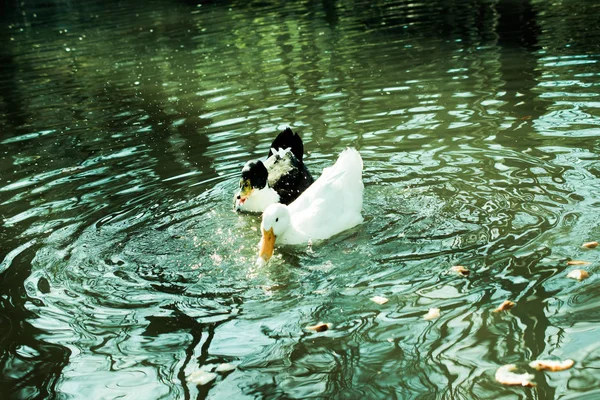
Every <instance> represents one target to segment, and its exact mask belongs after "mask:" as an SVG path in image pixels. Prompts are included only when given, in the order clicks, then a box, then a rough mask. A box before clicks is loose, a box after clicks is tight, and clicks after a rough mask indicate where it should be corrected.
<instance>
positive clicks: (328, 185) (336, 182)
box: [257, 149, 364, 264]
mask: <svg viewBox="0 0 600 400" xmlns="http://www.w3.org/2000/svg"><path fill="white" fill-rule="evenodd" d="M362 168H363V162H362V158H361V157H360V154H359V153H358V151H356V150H355V149H346V150H344V151H343V152H342V153H341V154H340V156H339V158H338V160H337V161H336V163H335V164H334V165H333V166H331V167H328V168H325V169H324V170H323V174H322V175H321V176H320V177H319V179H317V180H316V181H315V182H314V183H313V184H312V185H311V186H310V187H309V188H308V189H306V191H304V192H303V193H302V194H301V195H300V196H299V197H298V198H297V199H296V200H294V201H293V202H292V203H291V204H290V205H289V206H286V205H284V204H271V205H270V206H268V207H267V208H266V209H265V211H264V213H263V217H262V223H261V232H262V238H261V241H260V251H259V255H258V259H257V263H258V264H264V263H266V262H267V261H268V260H269V258H271V256H272V255H273V249H274V246H275V241H277V243H279V244H300V243H307V242H308V241H309V240H323V239H327V238H329V237H331V236H333V235H335V234H338V233H340V232H342V231H345V230H346V229H350V228H352V227H354V226H356V225H358V224H360V223H361V222H362V221H363V218H362V215H361V210H362V201H363V189H364V185H363V182H362Z"/></svg>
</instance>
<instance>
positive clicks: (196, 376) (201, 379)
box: [187, 369, 217, 386]
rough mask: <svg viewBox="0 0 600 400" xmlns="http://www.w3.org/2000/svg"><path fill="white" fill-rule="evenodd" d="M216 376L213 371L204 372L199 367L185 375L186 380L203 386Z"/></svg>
mask: <svg viewBox="0 0 600 400" xmlns="http://www.w3.org/2000/svg"><path fill="white" fill-rule="evenodd" d="M216 377H217V374H215V373H214V372H206V371H203V370H201V369H200V370H198V371H194V372H192V373H191V374H189V375H188V377H187V381H188V382H190V383H195V384H196V385H200V386H203V385H206V384H207V383H209V382H211V381H213V380H214V379H215V378H216Z"/></svg>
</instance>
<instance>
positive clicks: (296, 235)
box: [277, 221, 310, 244]
mask: <svg viewBox="0 0 600 400" xmlns="http://www.w3.org/2000/svg"><path fill="white" fill-rule="evenodd" d="M309 240H310V237H309V236H308V235H307V234H306V233H305V232H303V231H301V230H300V229H298V227H297V226H295V225H294V221H290V224H289V225H288V226H287V228H286V230H285V232H283V234H282V235H281V237H279V238H278V239H277V242H278V243H279V244H300V243H306V242H308V241H309Z"/></svg>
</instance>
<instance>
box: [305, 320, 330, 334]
mask: <svg viewBox="0 0 600 400" xmlns="http://www.w3.org/2000/svg"><path fill="white" fill-rule="evenodd" d="M332 326H333V325H331V324H329V323H327V324H324V323H322V322H319V323H318V324H316V325H313V326H307V327H306V329H308V330H309V331H315V332H325V331H327V330H329V329H331V327H332Z"/></svg>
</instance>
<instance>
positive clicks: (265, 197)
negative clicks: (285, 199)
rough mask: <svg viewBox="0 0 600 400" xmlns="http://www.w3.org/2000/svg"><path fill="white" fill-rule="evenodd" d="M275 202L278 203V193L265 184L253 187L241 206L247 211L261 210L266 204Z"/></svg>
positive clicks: (263, 209)
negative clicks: (256, 187) (260, 186)
mask: <svg viewBox="0 0 600 400" xmlns="http://www.w3.org/2000/svg"><path fill="white" fill-rule="evenodd" d="M275 203H279V195H278V194H277V192H276V191H275V190H274V189H273V188H271V187H270V186H269V185H266V186H265V187H264V188H262V189H254V191H253V192H252V194H251V195H250V196H249V197H248V198H247V199H246V201H245V202H244V204H243V205H242V207H241V208H242V210H244V211H247V212H263V211H265V208H267V206H269V205H271V204H275Z"/></svg>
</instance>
